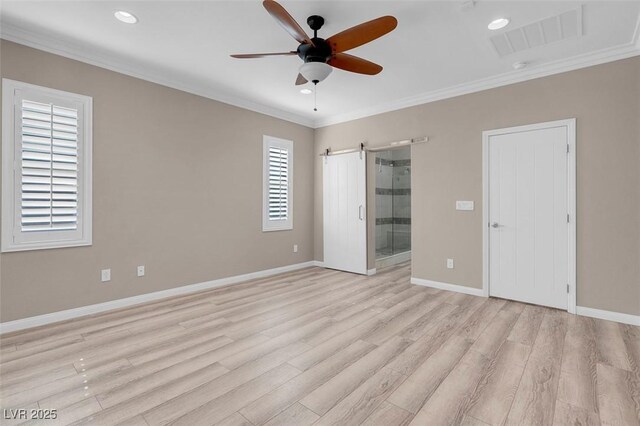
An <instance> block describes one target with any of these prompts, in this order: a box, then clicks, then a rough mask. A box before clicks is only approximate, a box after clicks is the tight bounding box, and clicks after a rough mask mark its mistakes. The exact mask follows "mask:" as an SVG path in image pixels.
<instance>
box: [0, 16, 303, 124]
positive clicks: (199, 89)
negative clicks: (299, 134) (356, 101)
mask: <svg viewBox="0 0 640 426" xmlns="http://www.w3.org/2000/svg"><path fill="white" fill-rule="evenodd" d="M0 38H3V39H5V40H8V41H12V42H14V43H19V44H23V45H25V46H29V47H33V48H34V49H38V50H43V51H45V52H49V53H53V54H56V55H60V56H64V57H65V58H69V59H74V60H76V61H80V62H84V63H87V64H90V65H95V66H97V67H100V68H105V69H108V70H111V71H115V72H117V73H120V74H125V75H128V76H131V77H135V78H139V79H142V80H146V81H150V82H152V83H156V84H160V85H162V86H166V87H171V88H173V89H177V90H181V91H183V92H187V93H192V94H194V95H198V96H203V97H205V98H209V99H213V100H215V101H218V102H222V103H225V104H228V105H233V106H236V107H240V108H244V109H246V110H249V111H253V112H257V113H260V114H264V115H268V116H271V117H275V118H279V119H281V120H285V121H290V122H292V123H296V124H300V125H302V126H306V127H311V128H313V124H314V122H313V119H310V118H307V117H304V116H301V115H299V114H296V113H293V112H290V111H285V110H282V109H279V108H275V107H272V106H269V105H264V104H261V103H258V102H254V101H251V100H249V99H245V98H242V97H239V96H232V95H228V94H223V93H222V92H219V91H218V90H216V89H213V88H212V87H211V86H210V85H206V84H194V83H193V82H189V81H188V80H186V79H184V78H180V77H179V76H174V75H170V74H169V73H166V72H163V71H161V70H158V69H154V70H153V71H150V69H151V67H145V66H141V65H133V64H132V63H130V62H126V61H122V60H121V59H119V58H118V57H117V56H116V55H101V54H98V53H96V52H95V49H92V48H91V47H90V46H80V45H77V44H73V43H69V42H67V41H63V40H61V39H59V38H55V37H51V36H47V35H43V34H39V33H36V32H33V31H27V30H24V29H22V28H19V27H17V26H15V25H12V24H7V23H5V22H3V23H2V28H1V29H0Z"/></svg>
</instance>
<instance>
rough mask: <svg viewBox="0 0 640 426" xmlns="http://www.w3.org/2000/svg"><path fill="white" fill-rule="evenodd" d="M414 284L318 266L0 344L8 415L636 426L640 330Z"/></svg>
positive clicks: (131, 420)
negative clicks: (40, 412)
mask: <svg viewBox="0 0 640 426" xmlns="http://www.w3.org/2000/svg"><path fill="white" fill-rule="evenodd" d="M409 275H410V273H409V266H408V265H400V266H398V267H392V268H387V269H385V270H382V271H380V272H379V273H378V274H377V275H375V276H372V277H363V276H357V275H353V274H347V273H342V272H337V271H330V270H324V269H320V268H310V269H305V270H301V271H296V272H293V273H289V274H286V275H280V276H276V277H270V278H267V279H260V280H254V281H250V282H247V283H242V284H238V285H233V286H229V287H224V288H218V289H214V290H210V291H206V292H201V293H197V294H191V295H187V296H182V297H175V298H171V299H166V300H162V301H159V302H155V303H150V304H146V305H141V306H137V307H134V308H129V309H123V310H119V311H113V312H109V313H105V314H101V315H95V316H92V317H86V318H82V319H78V320H74V321H69V322H65V323H59V324H54V325H50V326H45V327H41V328H38V329H32V330H28V331H24V332H18V333H14V334H10V335H5V336H2V337H1V338H0V347H1V349H0V350H1V352H0V361H1V364H0V375H1V376H0V377H1V386H0V398H2V407H3V408H6V409H17V408H27V409H31V408H41V409H57V410H58V418H57V419H56V420H55V421H46V422H42V423H43V424H97V425H111V424H127V425H160V424H169V423H171V424H178V425H189V426H191V425H199V424H222V425H252V424H253V425H263V424H267V425H296V426H303V425H310V424H318V425H327V424H338V425H358V424H366V425H384V426H392V425H405V424H411V425H450V424H462V425H498V424H500V425H501V424H510V425H525V424H535V425H551V424H558V425H578V424H581V425H597V424H603V425H604V424H606V425H639V424H640V421H639V418H640V329H639V328H638V327H632V326H627V325H622V324H617V323H613V322H608V321H601V320H596V319H591V318H586V317H578V316H573V315H569V314H567V313H565V312H561V311H557V310H553V309H547V308H542V307H538V306H532V305H526V304H522V303H516V302H510V301H505V300H500V299H486V298H481V297H473V296H468V295H464V294H459V293H451V292H446V291H440V290H435V289H430V288H426V287H419V286H414V285H411V284H410V283H409ZM4 414H6V412H5V413H4ZM0 423H2V424H3V425H4V424H7V425H9V424H15V423H20V421H11V420H6V419H5V420H2V421H0Z"/></svg>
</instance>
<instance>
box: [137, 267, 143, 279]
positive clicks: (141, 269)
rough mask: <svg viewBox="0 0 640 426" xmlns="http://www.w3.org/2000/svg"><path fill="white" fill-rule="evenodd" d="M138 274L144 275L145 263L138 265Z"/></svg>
mask: <svg viewBox="0 0 640 426" xmlns="http://www.w3.org/2000/svg"><path fill="white" fill-rule="evenodd" d="M138 276H139V277H144V265H140V266H138Z"/></svg>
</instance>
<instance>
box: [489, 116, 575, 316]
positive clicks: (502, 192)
mask: <svg viewBox="0 0 640 426" xmlns="http://www.w3.org/2000/svg"><path fill="white" fill-rule="evenodd" d="M532 127H534V129H532V130H520V131H518V130H517V129H514V131H513V132H508V133H502V134H495V135H489V137H488V160H489V164H488V169H489V170H488V171H489V176H488V178H489V187H488V190H489V212H488V219H489V223H488V224H487V225H489V294H490V295H491V296H497V297H502V298H506V299H514V300H519V301H523V302H528V303H534V304H538V305H544V306H551V307H555V308H561V309H567V303H568V297H567V291H568V290H567V289H568V287H567V286H568V274H569V262H568V253H569V239H568V230H569V226H568V218H569V216H568V213H569V210H568V196H567V195H568V182H567V181H568V179H567V175H568V174H567V167H568V160H567V159H568V155H567V152H568V150H567V147H568V127H567V126H555V127H547V128H535V127H536V126H532Z"/></svg>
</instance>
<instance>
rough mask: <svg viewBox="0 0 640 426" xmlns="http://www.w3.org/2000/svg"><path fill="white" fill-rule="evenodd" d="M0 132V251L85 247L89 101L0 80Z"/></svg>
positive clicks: (88, 222) (88, 211)
mask: <svg viewBox="0 0 640 426" xmlns="http://www.w3.org/2000/svg"><path fill="white" fill-rule="evenodd" d="M5 111H13V114H11V113H8V114H7V113H5ZM3 129H7V132H6V133H4V134H3V141H2V149H3V184H2V200H3V208H2V231H3V232H2V250H3V251H15V250H32V249H41V248H54V247H68V246H76V245H88V244H91V98H88V97H86V96H81V95H75V94H71V93H66V92H60V91H57V90H53V89H47V88H43V87H38V86H33V85H29V84H26V83H20V82H15V81H11V80H3ZM9 135H10V137H8V136H9Z"/></svg>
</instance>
